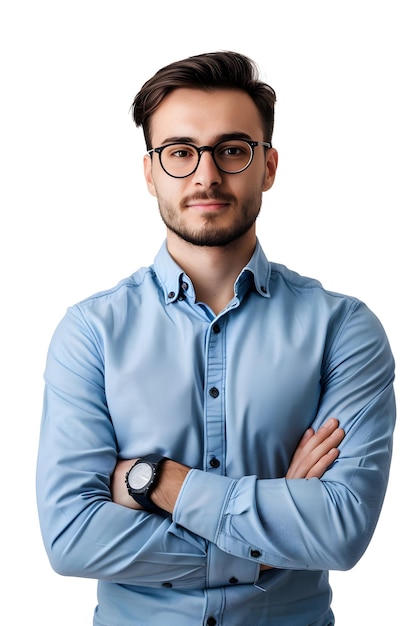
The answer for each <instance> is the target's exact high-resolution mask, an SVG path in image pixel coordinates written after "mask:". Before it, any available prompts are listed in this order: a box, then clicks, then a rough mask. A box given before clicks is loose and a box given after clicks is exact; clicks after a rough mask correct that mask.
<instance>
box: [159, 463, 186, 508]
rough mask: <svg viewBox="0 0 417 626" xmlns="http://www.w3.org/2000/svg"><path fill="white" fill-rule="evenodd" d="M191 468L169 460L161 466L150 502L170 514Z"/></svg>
mask: <svg viewBox="0 0 417 626" xmlns="http://www.w3.org/2000/svg"><path fill="white" fill-rule="evenodd" d="M190 469H191V468H189V467H187V466H186V465H182V464H181V463H177V462H176V461H172V460H171V459H167V460H166V461H165V462H164V463H163V465H162V466H161V471H160V475H159V479H158V482H157V484H156V486H155V488H154V489H153V491H152V492H151V495H150V498H151V500H152V502H153V503H154V504H155V505H156V506H158V507H159V508H161V509H163V510H164V511H167V512H168V513H170V514H172V513H173V511H174V507H175V503H176V501H177V498H178V495H179V493H180V491H181V488H182V485H183V483H184V480H185V478H186V476H187V474H188V472H189V471H190Z"/></svg>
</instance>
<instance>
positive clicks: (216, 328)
mask: <svg viewBox="0 0 417 626" xmlns="http://www.w3.org/2000/svg"><path fill="white" fill-rule="evenodd" d="M219 332H220V326H219V325H218V324H214V325H213V333H215V334H216V335H218V334H219Z"/></svg>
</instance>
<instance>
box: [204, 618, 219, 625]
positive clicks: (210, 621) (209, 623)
mask: <svg viewBox="0 0 417 626" xmlns="http://www.w3.org/2000/svg"><path fill="white" fill-rule="evenodd" d="M206 623H207V626H216V624H217V620H216V618H215V617H209V618H208V619H207V622H206Z"/></svg>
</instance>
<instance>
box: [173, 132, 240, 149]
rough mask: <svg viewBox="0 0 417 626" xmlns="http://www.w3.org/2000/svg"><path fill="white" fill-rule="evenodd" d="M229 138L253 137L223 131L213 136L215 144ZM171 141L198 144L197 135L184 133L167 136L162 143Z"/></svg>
mask: <svg viewBox="0 0 417 626" xmlns="http://www.w3.org/2000/svg"><path fill="white" fill-rule="evenodd" d="M228 139H248V140H251V139H252V137H251V136H250V135H248V134H247V133H237V132H236V133H223V134H221V135H216V136H215V137H214V138H213V145H214V144H216V143H219V141H227V140H228ZM169 143H192V144H195V145H197V139H196V138H195V137H186V136H183V135H181V136H180V135H174V136H172V137H166V139H164V140H163V142H162V143H161V146H164V145H166V144H169Z"/></svg>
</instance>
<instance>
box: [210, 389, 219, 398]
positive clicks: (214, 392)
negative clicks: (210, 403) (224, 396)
mask: <svg viewBox="0 0 417 626" xmlns="http://www.w3.org/2000/svg"><path fill="white" fill-rule="evenodd" d="M219 393H220V391H219V390H218V389H217V387H212V388H211V389H210V391H209V394H210V395H211V397H212V398H218V397H219Z"/></svg>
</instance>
